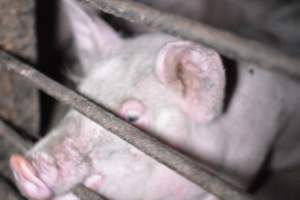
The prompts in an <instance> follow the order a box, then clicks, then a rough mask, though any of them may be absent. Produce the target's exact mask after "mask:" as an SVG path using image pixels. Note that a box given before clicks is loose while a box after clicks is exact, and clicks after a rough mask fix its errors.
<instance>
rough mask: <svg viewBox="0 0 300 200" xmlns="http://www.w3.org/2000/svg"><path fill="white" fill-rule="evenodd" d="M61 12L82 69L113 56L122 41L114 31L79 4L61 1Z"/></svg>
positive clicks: (68, 0)
mask: <svg viewBox="0 0 300 200" xmlns="http://www.w3.org/2000/svg"><path fill="white" fill-rule="evenodd" d="M62 12H63V13H62V16H65V17H66V19H65V20H66V21H67V23H68V25H69V27H68V28H69V29H71V30H69V32H71V34H72V36H73V40H74V42H75V49H76V54H77V55H78V56H79V60H80V62H81V64H82V65H83V67H91V66H93V65H95V61H99V59H101V58H103V57H106V56H109V55H111V54H113V53H114V52H115V51H116V50H117V49H118V48H119V47H120V46H121V44H122V40H121V38H120V37H119V35H118V34H117V33H116V31H114V30H113V29H112V27H110V26H109V25H108V24H107V23H106V22H104V21H103V20H102V19H100V18H99V16H98V15H97V14H96V13H95V12H93V11H92V10H89V9H88V8H87V7H83V5H81V4H80V3H79V2H77V1H75V0H62ZM60 28H62V29H63V28H64V27H60ZM65 29H66V28H65ZM87 70H89V69H87Z"/></svg>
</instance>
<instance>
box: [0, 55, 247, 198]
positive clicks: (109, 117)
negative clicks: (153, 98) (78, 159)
mask: <svg viewBox="0 0 300 200" xmlns="http://www.w3.org/2000/svg"><path fill="white" fill-rule="evenodd" d="M0 66H1V67H6V68H7V69H8V70H11V71H13V72H15V73H17V74H20V75H21V76H23V77H25V78H27V79H28V80H30V81H31V82H32V83H34V84H35V85H36V86H37V87H38V88H40V89H41V90H43V91H44V92H45V93H47V94H49V95H50V96H52V97H54V98H56V99H57V100H59V101H60V102H62V103H64V104H67V105H69V106H71V107H72V108H74V109H76V110H78V111H79V112H80V113H82V114H83V115H85V116H87V117H88V118H90V119H92V120H93V121H95V122H97V123H98V124H100V125H101V126H102V127H104V128H105V129H107V130H109V131H111V132H112V133H114V134H115V135H117V136H118V137H120V138H122V139H123V140H125V141H127V142H128V143H130V144H132V145H133V146H135V147H136V148H138V149H140V150H141V151H143V152H145V153H146V154H148V155H149V156H151V157H152V158H154V159H156V160H157V161H158V162H160V163H162V164H164V165H166V166H168V167H169V168H171V169H173V170H174V171H176V172H178V173H179V174H181V175H182V176H184V177H186V178H187V179H189V180H191V181H192V182H194V183H196V184H197V185H199V186H201V187H202V188H203V189H205V190H206V191H208V192H210V193H212V194H214V195H216V196H218V197H220V199H224V200H246V199H250V197H249V196H246V195H244V194H242V193H241V192H240V191H238V190H237V189H236V188H234V187H233V186H232V185H231V184H228V183H225V182H224V181H222V180H221V179H219V178H217V177H216V176H215V175H213V174H212V173H210V172H207V169H206V170H205V166H204V165H201V164H200V163H199V162H197V161H194V160H192V159H191V158H189V157H187V156H185V155H183V154H181V153H179V152H178V151H176V150H174V149H172V148H171V147H169V146H167V145H166V144H163V143H161V142H159V141H158V140H157V139H155V138H154V137H151V136H150V135H149V134H145V133H144V132H142V131H141V130H139V129H137V128H135V127H133V126H131V125H130V124H128V123H126V122H124V121H123V120H121V119H119V118H118V117H116V116H115V115H113V114H112V113H110V112H107V111H106V109H105V108H102V107H99V106H98V105H96V104H94V103H92V102H90V101H88V100H87V99H86V98H84V97H82V96H80V95H78V94H77V93H76V92H74V91H72V90H70V89H68V88H66V87H64V86H62V85H60V84H59V83H57V82H55V81H53V80H51V79H49V78H48V77H46V76H45V75H43V74H41V73H40V72H38V71H37V70H35V69H34V68H32V67H30V66H29V65H27V64H25V63H23V62H21V61H20V60H18V59H16V58H14V57H13V56H11V55H9V54H7V53H5V52H3V51H0Z"/></svg>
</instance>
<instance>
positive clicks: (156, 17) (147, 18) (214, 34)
mask: <svg viewBox="0 0 300 200" xmlns="http://www.w3.org/2000/svg"><path fill="white" fill-rule="evenodd" d="M78 1H80V2H84V3H87V4H89V5H91V6H92V7H94V8H97V9H100V10H102V11H104V12H107V13H110V14H113V15H116V16H118V17H122V18H124V19H126V20H128V21H131V22H135V23H140V24H144V25H145V24H146V25H148V26H151V27H153V28H156V29H158V30H161V31H163V32H166V33H169V34H171V35H174V36H179V37H182V38H185V39H188V40H191V41H195V42H199V43H203V44H205V45H207V46H208V47H211V48H214V49H216V50H217V51H219V52H220V53H222V54H224V55H226V56H228V57H230V58H235V59H242V60H245V61H250V62H253V63H256V64H257V65H258V66H257V67H261V68H264V69H269V70H275V71H278V72H282V73H285V74H288V75H290V76H292V77H294V78H297V79H300V59H299V58H296V57H292V56H289V55H287V54H285V53H283V52H279V51H277V50H276V49H273V48H271V47H268V46H266V45H263V44H261V43H259V42H256V41H253V40H249V39H244V38H242V37H239V36H237V35H235V34H233V33H230V32H227V31H224V30H218V29H216V28H213V27H210V26H208V25H205V24H202V23H199V22H195V21H192V20H189V19H187V18H184V17H180V16H176V15H173V14H166V13H163V12H160V11H158V10H156V9H153V8H151V7H149V6H146V5H143V4H141V3H137V2H133V1H124V0H78Z"/></svg>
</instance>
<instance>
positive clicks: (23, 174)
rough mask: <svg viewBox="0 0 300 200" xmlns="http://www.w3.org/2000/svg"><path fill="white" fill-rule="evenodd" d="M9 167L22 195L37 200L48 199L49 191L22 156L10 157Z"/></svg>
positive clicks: (50, 194)
mask: <svg viewBox="0 0 300 200" xmlns="http://www.w3.org/2000/svg"><path fill="white" fill-rule="evenodd" d="M10 167H11V169H12V171H13V174H14V176H15V179H16V183H17V185H18V187H19V189H20V191H21V192H22V194H23V195H25V196H26V197H28V198H30V199H37V200H42V199H48V198H50V197H51V196H52V192H51V190H50V189H49V188H48V187H47V186H46V184H45V183H44V182H43V181H42V180H41V179H40V178H39V177H38V175H37V173H36V171H35V169H34V168H33V166H32V165H31V163H30V162H29V161H27V160H26V159H25V158H24V157H23V156H21V155H18V154H14V155H12V156H11V157H10Z"/></svg>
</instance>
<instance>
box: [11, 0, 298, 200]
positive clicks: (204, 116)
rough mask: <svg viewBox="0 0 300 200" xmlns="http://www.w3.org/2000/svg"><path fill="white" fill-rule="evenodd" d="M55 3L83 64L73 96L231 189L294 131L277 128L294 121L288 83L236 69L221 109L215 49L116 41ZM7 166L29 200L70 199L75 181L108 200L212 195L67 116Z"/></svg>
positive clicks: (169, 40)
mask: <svg viewBox="0 0 300 200" xmlns="http://www.w3.org/2000/svg"><path fill="white" fill-rule="evenodd" d="M63 5H64V11H65V13H66V15H67V17H68V18H67V20H69V22H70V27H71V29H72V32H73V36H74V40H75V42H76V43H75V47H76V50H77V54H78V58H79V60H80V62H81V64H82V66H83V69H82V70H83V72H84V77H83V78H82V79H81V80H80V83H79V85H78V91H79V92H80V93H82V94H84V95H85V96H87V97H89V98H91V99H93V100H94V101H95V102H98V103H99V104H101V105H104V106H105V107H107V108H109V109H110V110H112V111H114V112H115V113H116V114H118V115H119V116H121V117H122V118H124V119H125V120H128V122H130V123H132V124H134V125H136V126H138V127H141V128H143V129H144V130H147V132H148V133H149V134H152V135H154V136H155V137H157V138H159V139H161V140H163V141H165V142H167V143H169V144H170V145H172V146H174V147H176V148H177V149H179V150H181V151H183V152H185V153H187V154H190V155H192V156H193V157H195V158H198V159H199V160H201V161H202V162H203V161H204V162H206V163H207V165H209V166H211V167H212V168H214V169H215V170H218V171H219V172H220V173H222V174H223V176H225V177H227V179H228V180H229V181H231V182H232V183H236V184H237V183H243V184H244V185H248V184H249V183H250V182H251V181H252V180H253V178H254V177H255V175H256V173H257V172H258V170H259V168H260V167H261V165H262V163H263V161H264V159H265V157H266V154H267V153H268V152H269V148H270V146H271V145H272V142H273V140H274V138H275V136H276V135H277V133H278V132H279V131H281V132H284V131H286V130H287V131H289V132H293V131H295V130H297V129H296V128H298V126H297V123H296V122H295V123H290V124H289V126H288V127H287V126H286V124H287V122H288V120H289V119H290V117H292V116H296V115H299V114H297V112H296V110H297V109H298V110H299V107H296V105H298V104H299V102H298V99H299V96H300V94H299V87H296V84H295V83H294V82H292V81H288V80H286V79H285V78H284V77H281V76H280V75H278V74H274V73H270V72H267V71H264V70H260V69H257V68H255V66H252V65H251V64H244V65H245V66H244V67H240V68H238V71H237V74H238V80H237V86H236V88H235V91H234V93H233V95H232V97H231V98H230V101H229V104H228V105H227V109H226V110H225V109H224V106H223V102H224V95H225V71H224V67H223V64H222V61H221V59H220V56H219V55H218V54H217V53H216V52H215V51H213V50H211V49H208V48H206V47H204V46H202V45H200V44H195V43H192V42H189V41H184V40H180V39H178V38H175V37H171V36H169V35H165V34H161V33H151V34H144V35H142V36H139V37H136V38H133V39H122V38H120V37H119V36H118V34H117V33H116V32H115V31H114V30H113V29H112V28H111V27H110V26H108V25H107V24H106V23H105V22H103V21H101V20H100V19H99V18H97V17H96V16H95V15H89V14H88V13H87V12H86V11H85V10H84V9H82V7H81V6H80V5H79V4H77V3H76V2H75V1H73V0H64V1H63ZM286 97H289V98H286ZM298 117H299V116H298ZM284 128H285V129H284ZM286 160H287V162H285V165H287V166H288V165H289V164H293V162H294V161H291V162H289V161H288V157H286ZM10 165H11V168H12V170H13V172H14V175H15V179H16V183H17V185H18V187H19V189H20V191H21V192H22V194H23V195H24V196H26V197H28V198H29V199H37V200H39V199H41V200H42V199H55V200H71V199H78V198H77V197H76V196H75V195H73V194H71V193H69V191H70V189H71V188H72V187H74V186H75V185H76V184H78V183H83V184H84V185H85V186H87V187H88V188H90V189H92V190H94V191H97V192H98V193H100V194H101V195H103V196H105V197H107V198H108V199H120V200H124V199H125V200H127V199H128V200H138V199H144V200H154V199H155V200H159V199H161V200H183V199H184V200H199V199H203V200H210V199H216V197H214V196H212V195H210V194H208V193H206V192H205V191H204V190H203V189H201V188H199V187H198V186H196V185H194V184H193V183H192V182H190V181H188V180H186V179H185V178H183V177H181V176H180V175H178V174H177V173H175V172H174V171H172V170H170V169H169V168H167V167H165V166H163V165H161V164H159V163H158V162H156V161H155V160H153V159H151V158H150V157H148V156H146V155H145V154H144V153H142V152H141V151H139V150H138V149H136V148H135V147H133V146H131V145H129V144H127V143H126V142H124V141H122V140H121V139H119V138H118V137H116V136H114V135H113V134H111V133H109V132H108V131H107V130H105V129H104V128H102V127H101V126H100V125H98V124H96V123H94V122H93V121H91V120H89V119H88V118H86V117H85V116H83V115H81V114H80V113H78V112H77V111H75V110H70V111H69V112H68V113H67V114H66V116H65V117H64V118H63V120H62V121H61V122H60V123H59V125H58V126H57V127H55V128H54V129H53V130H52V131H50V133H49V134H48V136H47V137H46V138H44V139H42V140H41V141H40V142H38V144H36V145H35V147H34V148H33V149H31V150H30V151H29V152H28V153H27V154H26V156H21V155H13V156H12V157H11V160H10ZM277 167H279V168H280V167H285V166H282V165H281V166H278V165H277Z"/></svg>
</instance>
